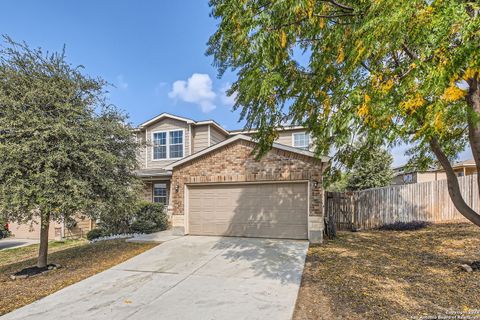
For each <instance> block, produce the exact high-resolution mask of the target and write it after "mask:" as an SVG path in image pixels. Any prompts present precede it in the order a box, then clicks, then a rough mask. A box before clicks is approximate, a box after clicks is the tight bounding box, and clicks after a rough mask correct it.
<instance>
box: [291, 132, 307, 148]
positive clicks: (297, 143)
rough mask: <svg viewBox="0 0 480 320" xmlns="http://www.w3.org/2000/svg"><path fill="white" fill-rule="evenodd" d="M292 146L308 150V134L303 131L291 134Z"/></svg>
mask: <svg viewBox="0 0 480 320" xmlns="http://www.w3.org/2000/svg"><path fill="white" fill-rule="evenodd" d="M293 146H294V147H295V148H300V149H304V150H308V149H309V148H310V135H309V134H308V133H305V132H299V133H294V134H293Z"/></svg>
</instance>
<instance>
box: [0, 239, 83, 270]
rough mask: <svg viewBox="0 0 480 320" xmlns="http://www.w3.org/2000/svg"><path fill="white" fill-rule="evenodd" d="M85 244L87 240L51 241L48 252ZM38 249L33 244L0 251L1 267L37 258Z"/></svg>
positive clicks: (36, 245)
mask: <svg viewBox="0 0 480 320" xmlns="http://www.w3.org/2000/svg"><path fill="white" fill-rule="evenodd" d="M85 243H87V241H86V240H65V241H50V242H49V244H48V252H49V253H53V252H56V251H59V250H65V249H68V248H73V247H77V246H81V245H83V244H85ZM38 247H39V245H38V244H32V245H30V246H25V247H20V248H14V249H8V250H2V251H0V267H2V266H5V265H8V264H11V263H15V262H18V261H23V260H26V259H31V258H35V257H37V255H38Z"/></svg>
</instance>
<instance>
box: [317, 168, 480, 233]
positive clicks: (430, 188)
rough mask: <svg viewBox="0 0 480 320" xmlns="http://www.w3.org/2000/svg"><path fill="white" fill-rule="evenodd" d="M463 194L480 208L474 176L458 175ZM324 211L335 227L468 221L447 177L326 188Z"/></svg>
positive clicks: (363, 227)
mask: <svg viewBox="0 0 480 320" xmlns="http://www.w3.org/2000/svg"><path fill="white" fill-rule="evenodd" d="M458 182H459V184H460V189H461V191H462V195H463V198H464V199H465V201H466V202H467V204H468V205H469V206H471V207H472V208H473V209H474V210H475V211H477V212H479V209H480V207H479V195H478V185H477V176H476V175H470V176H466V177H460V178H458ZM325 205H326V215H327V216H329V217H333V219H334V221H335V223H336V226H337V228H338V229H343V230H345V229H352V228H356V229H358V228H360V229H372V228H376V227H379V226H382V225H384V224H389V223H394V222H397V221H401V222H409V221H414V220H422V221H430V222H444V221H467V220H466V219H465V218H464V217H463V216H462V215H461V214H460V213H459V212H458V211H457V210H456V209H455V207H454V205H453V203H452V201H451V200H450V196H449V195H448V188H447V180H439V181H430V182H422V183H415V184H407V185H400V186H389V187H384V188H378V189H369V190H363V191H356V192H327V193H326V201H325Z"/></svg>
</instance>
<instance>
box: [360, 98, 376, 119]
mask: <svg viewBox="0 0 480 320" xmlns="http://www.w3.org/2000/svg"><path fill="white" fill-rule="evenodd" d="M371 100H372V98H370V96H369V95H368V94H365V96H364V97H363V103H362V104H361V105H360V107H359V108H358V110H357V114H358V116H359V117H362V118H365V117H367V116H368V114H369V113H370V110H369V108H368V103H369V102H370V101H371Z"/></svg>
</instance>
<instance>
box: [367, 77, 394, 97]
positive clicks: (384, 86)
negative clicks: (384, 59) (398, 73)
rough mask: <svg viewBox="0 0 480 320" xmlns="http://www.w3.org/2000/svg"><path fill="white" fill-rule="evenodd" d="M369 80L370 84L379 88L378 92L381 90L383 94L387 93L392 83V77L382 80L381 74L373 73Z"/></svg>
mask: <svg viewBox="0 0 480 320" xmlns="http://www.w3.org/2000/svg"><path fill="white" fill-rule="evenodd" d="M370 81H371V83H372V86H373V87H374V88H376V89H378V90H380V92H382V93H383V94H386V93H388V92H389V91H390V90H391V89H392V88H393V85H394V81H393V79H388V80H387V81H384V80H383V76H382V75H381V74H379V75H376V74H373V75H372V76H371V80H370Z"/></svg>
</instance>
